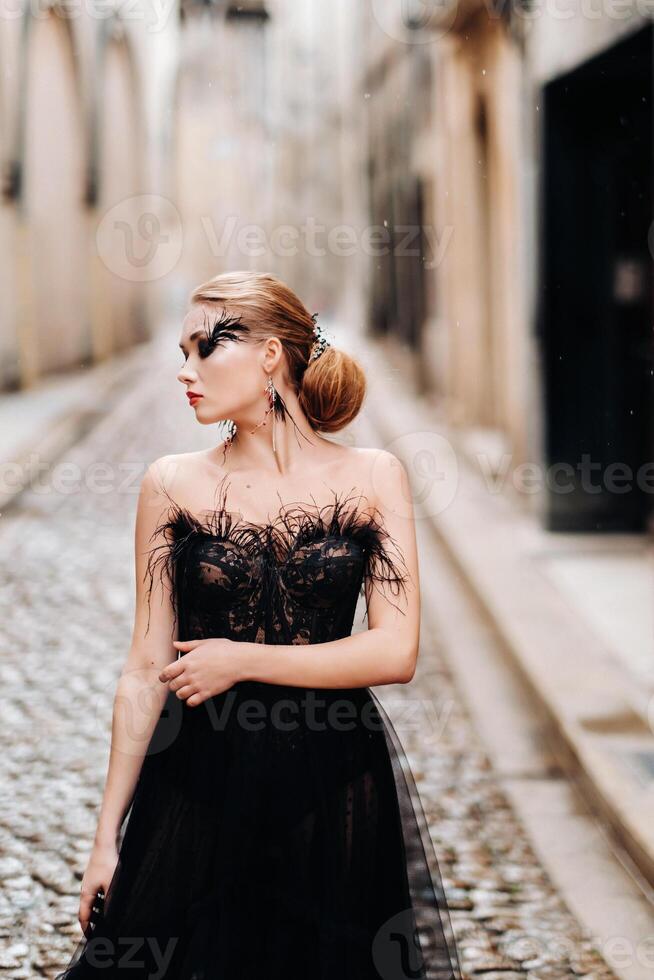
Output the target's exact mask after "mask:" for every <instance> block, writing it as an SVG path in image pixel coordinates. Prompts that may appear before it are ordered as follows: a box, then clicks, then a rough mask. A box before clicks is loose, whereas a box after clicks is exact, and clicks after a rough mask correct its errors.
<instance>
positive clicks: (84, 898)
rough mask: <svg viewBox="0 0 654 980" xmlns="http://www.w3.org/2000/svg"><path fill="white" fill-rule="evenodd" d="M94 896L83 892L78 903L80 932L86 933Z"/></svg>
mask: <svg viewBox="0 0 654 980" xmlns="http://www.w3.org/2000/svg"><path fill="white" fill-rule="evenodd" d="M94 899H95V896H94V895H91V894H89V892H83V893H82V895H81V898H80V903H79V915H78V920H79V924H80V926H81V927H82V932H86V930H87V928H88V925H89V921H90V919H91V909H92V908H93V902H94Z"/></svg>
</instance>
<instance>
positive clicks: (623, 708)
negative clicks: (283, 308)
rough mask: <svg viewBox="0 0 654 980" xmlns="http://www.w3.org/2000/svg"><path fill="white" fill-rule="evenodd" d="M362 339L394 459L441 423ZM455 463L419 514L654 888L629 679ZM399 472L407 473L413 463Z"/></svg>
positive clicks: (378, 419)
mask: <svg viewBox="0 0 654 980" xmlns="http://www.w3.org/2000/svg"><path fill="white" fill-rule="evenodd" d="M363 344H364V347H365V350H364V351H363V352H362V353H363V359H364V360H365V362H367V364H368V365H369V368H370V369H369V371H368V376H369V380H370V384H369V389H368V396H367V399H366V408H367V410H368V411H369V412H370V415H371V418H372V420H373V424H374V425H375V427H377V428H378V430H379V432H380V433H381V434H382V436H383V438H384V441H385V444H387V445H388V447H389V449H390V451H391V452H393V453H395V454H396V455H398V458H401V452H402V449H401V438H402V436H407V437H408V436H410V435H411V434H412V433H415V432H416V431H431V432H438V431H439V425H438V423H437V422H436V421H435V420H434V419H433V417H432V416H431V413H430V411H429V410H428V407H427V406H425V405H424V403H422V402H421V401H420V399H419V398H416V397H415V396H411V395H410V394H407V393H406V392H405V391H404V390H403V385H402V379H401V377H400V376H399V374H396V373H394V372H393V370H392V369H391V368H390V367H389V366H388V364H387V363H386V362H385V359H384V358H383V356H382V355H381V354H380V352H379V351H377V350H376V349H375V347H374V344H372V343H370V342H369V341H366V340H365V339H364V340H363ZM398 439H399V440H400V442H396V440H398ZM403 462H405V463H406V462H407V461H406V460H403ZM459 467H460V473H461V474H462V477H463V480H462V482H463V489H462V492H459V493H458V494H457V497H456V499H455V500H454V501H453V503H452V504H450V506H449V507H447V508H446V509H445V510H444V511H443V512H441V513H438V514H431V515H430V514H427V515H425V514H424V513H423V514H422V515H421V516H422V517H423V519H424V518H426V519H427V520H429V522H430V526H431V528H432V529H433V531H434V533H435V534H436V536H437V538H438V540H439V541H440V542H441V543H442V545H443V546H444V548H445V549H446V551H447V553H448V555H449V556H450V558H451V560H452V562H453V564H454V565H455V567H456V568H457V569H458V570H459V571H460V572H461V574H462V575H463V576H464V579H465V581H466V582H467V584H468V586H469V587H470V589H471V590H472V592H473V594H474V595H475V597H476V599H477V601H478V602H479V604H480V606H481V608H482V609H483V610H484V613H485V614H486V616H487V618H488V620H489V622H490V623H491V624H492V627H493V629H494V631H495V632H496V634H497V636H498V638H499V639H500V641H501V644H502V647H503V649H504V650H505V651H506V654H507V656H509V657H510V659H511V662H512V664H513V666H514V667H515V669H516V670H517V671H518V673H519V676H520V677H521V679H522V680H523V681H524V682H525V684H526V686H527V689H528V690H529V691H530V693H531V696H532V697H533V698H534V701H535V703H536V704H537V705H538V706H539V707H540V708H541V709H542V711H543V712H544V715H545V717H546V718H547V719H548V721H549V729H550V732H551V738H552V746H551V748H552V750H553V752H554V754H555V756H556V757H557V760H558V762H559V764H560V765H561V766H562V768H563V769H564V770H565V771H566V774H567V775H568V777H569V778H572V779H574V780H575V781H576V782H577V783H578V784H579V786H580V788H581V790H582V791H583V792H584V795H585V797H586V799H587V801H588V803H589V805H590V806H591V808H592V809H593V810H594V811H595V812H596V814H597V815H598V816H599V818H600V819H602V820H603V821H604V822H605V823H607V824H608V825H609V827H610V829H611V831H612V833H613V835H614V837H615V838H616V840H617V841H618V843H619V845H620V846H621V847H622V848H624V850H625V851H626V852H627V854H626V855H625V857H626V858H627V861H629V860H630V861H631V862H633V865H634V867H633V868H632V869H631V870H632V872H633V873H634V875H635V877H636V878H638V879H640V883H641V886H642V887H644V888H648V885H650V886H654V821H652V820H651V819H650V818H649V814H650V810H651V803H652V798H653V789H654V786H653V783H652V779H651V777H650V778H649V779H648V778H647V773H646V772H644V773H642V774H640V775H639V774H638V771H637V770H638V767H637V765H636V762H635V761H634V760H638V759H640V758H642V761H643V767H644V768H645V765H646V763H647V761H648V760H650V759H651V760H652V761H653V763H654V736H653V735H652V732H651V730H650V729H649V728H648V727H647V725H646V723H645V721H644V720H643V719H642V718H641V716H640V715H639V714H638V713H637V712H636V711H635V710H634V707H633V705H634V703H635V700H636V699H635V692H634V684H633V683H632V682H631V679H629V678H627V676H626V671H625V670H623V669H622V668H620V667H619V666H618V665H617V664H616V662H615V659H614V658H613V656H612V654H611V652H610V651H609V650H608V649H607V648H604V646H603V644H602V641H601V640H600V639H598V637H596V636H595V634H593V633H592V631H591V630H590V628H589V627H588V626H586V625H585V624H584V623H582V622H581V621H580V619H579V617H578V616H576V615H575V614H574V612H573V611H572V609H571V608H570V607H569V606H568V605H567V603H566V600H565V597H564V596H562V595H561V594H560V593H559V592H558V590H557V589H556V587H555V586H554V584H553V583H551V582H550V581H548V580H547V579H546V578H545V576H544V575H543V574H542V573H541V572H540V571H539V569H538V567H537V564H536V563H535V562H534V559H533V555H529V554H528V553H525V552H524V550H523V551H522V552H521V550H520V544H521V542H520V533H519V525H520V522H521V521H524V520H525V517H524V515H521V514H519V513H516V512H514V511H513V510H512V509H511V508H510V507H509V506H508V505H507V502H506V500H501V501H497V500H494V499H493V498H492V497H491V496H490V495H489V494H488V492H487V491H486V490H485V488H484V486H483V482H482V480H481V478H480V477H477V475H476V474H475V473H473V471H472V469H471V468H470V467H469V466H468V465H467V464H466V462H465V461H464V460H462V459H460V460H459ZM408 471H409V474H410V475H411V467H410V466H409V467H408ZM416 509H417V511H418V512H419V507H418V505H416ZM516 530H517V532H518V533H516ZM589 649H592V651H593V660H592V663H591V667H590V669H589V661H588V658H587V656H586V655H585V653H586V651H587V650H589ZM642 878H644V879H645V881H644V882H643V881H642Z"/></svg>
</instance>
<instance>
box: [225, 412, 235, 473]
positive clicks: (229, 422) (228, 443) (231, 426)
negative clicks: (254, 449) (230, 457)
mask: <svg viewBox="0 0 654 980" xmlns="http://www.w3.org/2000/svg"><path fill="white" fill-rule="evenodd" d="M221 424H223V425H226V426H227V436H226V437H225V441H224V445H223V463H224V462H225V458H226V456H227V451H228V450H229V449H231V447H232V445H233V443H234V437H235V436H236V431H237V425H236V422H235V421H234V420H233V419H226V420H224V421H223V422H222V423H221Z"/></svg>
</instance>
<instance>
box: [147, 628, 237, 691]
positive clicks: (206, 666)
mask: <svg viewBox="0 0 654 980" xmlns="http://www.w3.org/2000/svg"><path fill="white" fill-rule="evenodd" d="M173 646H176V647H177V649H178V650H180V651H181V652H182V653H183V654H184V656H183V657H180V658H179V659H178V660H175V661H174V662H173V663H171V664H168V665H167V666H166V667H164V669H163V670H162V671H161V673H160V674H159V680H160V681H162V682H163V683H164V684H168V687H169V688H170V690H171V691H174V692H175V693H176V694H177V697H178V698H181V699H182V700H184V701H186V703H187V704H188V705H189V706H190V707H194V706H195V705H197V704H202V702H203V701H206V700H207V698H211V697H214V695H216V694H221V693H222V692H223V691H227V690H228V689H229V688H230V687H232V685H234V684H236V682H237V681H239V680H241V677H242V674H241V666H240V659H239V657H238V647H239V643H238V642H235V641H234V640H228V639H226V638H220V637H210V638H208V639H203V640H173Z"/></svg>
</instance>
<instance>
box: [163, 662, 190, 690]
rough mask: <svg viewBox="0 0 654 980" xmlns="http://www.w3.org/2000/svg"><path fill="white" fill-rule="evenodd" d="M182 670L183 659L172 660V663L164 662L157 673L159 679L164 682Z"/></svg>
mask: <svg viewBox="0 0 654 980" xmlns="http://www.w3.org/2000/svg"><path fill="white" fill-rule="evenodd" d="M183 670H186V664H185V663H184V662H183V659H182V660H174V661H173V663H171V664H166V666H165V667H164V668H163V670H162V671H161V673H160V674H159V680H160V681H163V682H164V684H165V683H166V682H167V681H170V680H172V679H173V677H177V675H178V674H181V672H182V671H183Z"/></svg>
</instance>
